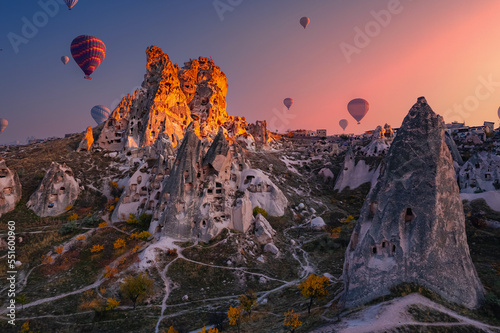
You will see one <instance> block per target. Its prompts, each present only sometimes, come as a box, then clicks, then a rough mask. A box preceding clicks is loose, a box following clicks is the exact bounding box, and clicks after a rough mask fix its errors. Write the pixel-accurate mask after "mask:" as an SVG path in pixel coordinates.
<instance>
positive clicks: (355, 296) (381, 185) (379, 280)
mask: <svg viewBox="0 0 500 333" xmlns="http://www.w3.org/2000/svg"><path fill="white" fill-rule="evenodd" d="M343 279H344V283H345V291H344V295H343V301H344V303H345V306H347V307H351V306H357V305H360V304H363V303H365V302H368V301H370V300H372V299H374V298H377V297H379V296H382V295H386V294H388V293H389V292H390V288H391V287H393V286H396V285H398V284H401V283H405V282H408V283H417V284H419V285H421V286H423V287H426V288H428V289H430V290H433V291H434V292H436V293H438V294H439V295H441V296H442V297H444V298H445V299H447V300H449V301H452V302H455V303H458V304H461V305H464V306H466V307H468V308H475V307H477V306H478V305H479V303H480V301H481V299H482V298H483V297H484V289H483V286H482V284H481V282H480V280H479V278H478V276H477V273H476V270H475V268H474V265H473V264H472V260H471V258H470V254H469V247H468V245H467V238H466V234H465V217H464V213H463V207H462V201H461V199H460V196H459V189H458V186H457V182H456V179H455V171H454V168H453V160H452V157H451V154H450V151H449V149H448V147H447V145H446V143H445V137H444V123H443V119H442V117H440V116H438V115H436V114H435V113H434V112H433V111H432V109H431V108H430V106H429V105H428V104H427V101H426V100H425V98H423V97H421V98H419V99H418V101H417V103H416V104H415V105H414V106H413V107H412V108H411V110H410V112H409V113H408V115H407V116H406V118H405V119H404V121H403V124H402V126H401V128H400V130H399V132H398V135H397V136H396V138H395V139H394V142H393V144H392V146H391V148H390V150H389V153H388V156H387V158H386V160H385V166H383V167H382V170H381V176H380V177H379V179H378V181H377V184H376V185H375V187H374V188H373V189H372V191H371V192H370V193H369V194H368V196H367V198H366V200H365V204H364V205H363V208H362V210H361V214H360V218H359V221H358V223H357V225H356V228H355V229H354V231H353V234H352V236H351V241H350V243H349V246H348V248H347V250H346V255H345V263H344V276H343Z"/></svg>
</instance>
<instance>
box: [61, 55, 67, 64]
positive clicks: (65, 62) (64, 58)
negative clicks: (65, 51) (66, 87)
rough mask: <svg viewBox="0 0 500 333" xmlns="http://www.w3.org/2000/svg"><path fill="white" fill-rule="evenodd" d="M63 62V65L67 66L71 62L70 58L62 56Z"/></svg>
mask: <svg viewBox="0 0 500 333" xmlns="http://www.w3.org/2000/svg"><path fill="white" fill-rule="evenodd" d="M61 61H62V63H63V64H65V65H66V64H67V63H68V61H69V58H68V57H66V56H62V57H61Z"/></svg>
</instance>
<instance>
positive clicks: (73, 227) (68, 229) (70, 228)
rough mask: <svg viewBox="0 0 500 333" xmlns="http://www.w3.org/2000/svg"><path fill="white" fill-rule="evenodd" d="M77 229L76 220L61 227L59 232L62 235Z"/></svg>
mask: <svg viewBox="0 0 500 333" xmlns="http://www.w3.org/2000/svg"><path fill="white" fill-rule="evenodd" d="M76 229H77V226H76V222H75V221H71V222H68V223H66V224H65V225H63V226H62V227H60V228H59V234H60V235H62V236H65V235H69V234H71V233H73V232H75V231H76Z"/></svg>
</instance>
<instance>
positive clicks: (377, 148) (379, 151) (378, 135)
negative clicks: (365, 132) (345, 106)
mask: <svg viewBox="0 0 500 333" xmlns="http://www.w3.org/2000/svg"><path fill="white" fill-rule="evenodd" d="M393 136H394V133H393V132H392V128H391V126H389V125H387V124H385V127H384V129H382V126H377V128H376V129H375V131H374V132H373V135H372V141H371V142H370V143H369V144H368V145H367V146H366V147H363V149H362V150H361V151H362V152H363V153H364V155H366V156H385V154H387V151H388V150H389V147H390V146H391V142H392V138H393Z"/></svg>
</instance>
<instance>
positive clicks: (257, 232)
mask: <svg viewBox="0 0 500 333" xmlns="http://www.w3.org/2000/svg"><path fill="white" fill-rule="evenodd" d="M254 223H255V227H254V236H255V239H256V240H257V242H258V243H259V244H261V245H265V244H267V243H271V242H272V241H273V237H274V235H275V234H276V231H275V230H274V229H273V227H271V225H270V224H269V222H268V221H267V220H266V218H265V217H264V216H262V215H261V214H257V216H256V217H255V221H254Z"/></svg>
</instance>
